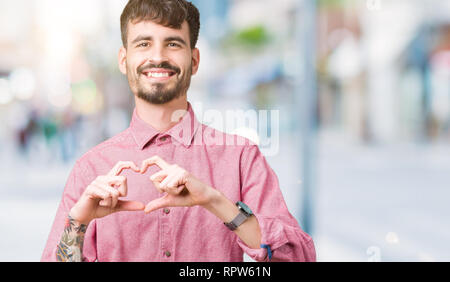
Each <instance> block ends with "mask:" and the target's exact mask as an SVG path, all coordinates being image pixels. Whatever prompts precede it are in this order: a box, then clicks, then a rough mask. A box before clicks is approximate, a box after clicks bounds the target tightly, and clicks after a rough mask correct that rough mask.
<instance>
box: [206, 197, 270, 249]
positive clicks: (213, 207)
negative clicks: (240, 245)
mask: <svg viewBox="0 0 450 282" xmlns="http://www.w3.org/2000/svg"><path fill="white" fill-rule="evenodd" d="M216 191H217V190H216ZM203 207H204V208H206V209H207V210H208V211H210V212H211V213H212V214H214V215H215V216H217V217H218V218H219V219H220V220H221V221H222V222H230V221H232V220H233V219H234V218H235V217H236V216H237V215H238V214H239V208H238V207H237V206H236V205H235V204H234V203H233V202H231V201H230V200H229V199H228V198H226V197H225V196H224V195H223V194H222V193H220V192H219V191H217V193H216V194H215V196H214V197H213V198H212V200H211V201H210V202H209V203H208V204H207V205H204V206H203ZM234 233H235V234H236V235H237V236H238V237H239V238H240V239H241V240H242V241H243V242H244V243H245V244H246V245H247V246H249V247H250V248H253V249H259V248H260V245H261V230H260V227H259V223H258V220H257V218H256V217H255V216H252V217H249V218H248V219H247V220H246V221H245V222H244V223H242V224H241V225H240V226H239V227H238V228H236V230H234Z"/></svg>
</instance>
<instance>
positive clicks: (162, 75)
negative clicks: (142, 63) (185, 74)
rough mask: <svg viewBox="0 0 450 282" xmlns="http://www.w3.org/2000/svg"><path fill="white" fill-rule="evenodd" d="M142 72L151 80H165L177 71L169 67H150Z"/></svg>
mask: <svg viewBox="0 0 450 282" xmlns="http://www.w3.org/2000/svg"><path fill="white" fill-rule="evenodd" d="M141 74H142V75H143V76H145V77H146V78H147V79H149V80H151V81H164V80H169V79H170V78H172V77H173V76H175V75H176V74H177V73H176V72H175V71H173V70H168V69H148V70H144V71H142V73H141Z"/></svg>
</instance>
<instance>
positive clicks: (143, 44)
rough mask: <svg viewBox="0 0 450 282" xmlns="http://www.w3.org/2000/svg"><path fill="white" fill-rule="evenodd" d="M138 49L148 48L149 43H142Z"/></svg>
mask: <svg viewBox="0 0 450 282" xmlns="http://www.w3.org/2000/svg"><path fill="white" fill-rule="evenodd" d="M137 47H144V48H145V47H148V43H147V42H142V43H140V44H138V46H137Z"/></svg>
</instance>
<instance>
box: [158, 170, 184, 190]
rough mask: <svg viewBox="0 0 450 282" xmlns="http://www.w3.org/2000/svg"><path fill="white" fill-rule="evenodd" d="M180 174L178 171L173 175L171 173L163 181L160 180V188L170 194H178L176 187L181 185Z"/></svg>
mask: <svg viewBox="0 0 450 282" xmlns="http://www.w3.org/2000/svg"><path fill="white" fill-rule="evenodd" d="M181 175H182V172H179V173H177V174H175V175H172V176H171V177H170V178H169V177H166V178H165V179H164V181H163V182H161V189H164V190H165V191H167V192H168V193H170V194H178V192H179V189H178V187H179V186H181V185H183V183H181V180H182V178H181ZM164 182H165V183H164ZM180 191H181V190H180Z"/></svg>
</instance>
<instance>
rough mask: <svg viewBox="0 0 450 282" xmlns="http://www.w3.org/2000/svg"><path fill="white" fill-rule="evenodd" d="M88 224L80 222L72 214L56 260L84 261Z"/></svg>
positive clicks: (58, 248)
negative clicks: (84, 244)
mask: <svg viewBox="0 0 450 282" xmlns="http://www.w3.org/2000/svg"><path fill="white" fill-rule="evenodd" d="M86 229H87V225H85V224H80V223H78V222H77V221H75V220H74V219H73V218H72V217H70V215H69V216H68V217H67V218H66V225H65V228H64V232H63V234H62V236H61V241H60V242H59V244H58V246H57V250H56V260H57V261H59V262H81V261H83V243H84V235H85V234H86Z"/></svg>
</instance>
